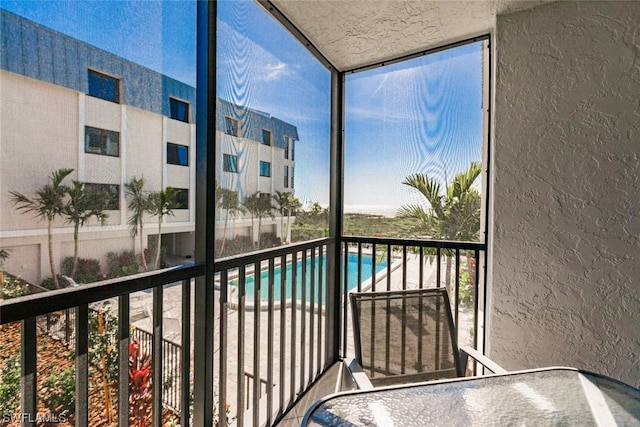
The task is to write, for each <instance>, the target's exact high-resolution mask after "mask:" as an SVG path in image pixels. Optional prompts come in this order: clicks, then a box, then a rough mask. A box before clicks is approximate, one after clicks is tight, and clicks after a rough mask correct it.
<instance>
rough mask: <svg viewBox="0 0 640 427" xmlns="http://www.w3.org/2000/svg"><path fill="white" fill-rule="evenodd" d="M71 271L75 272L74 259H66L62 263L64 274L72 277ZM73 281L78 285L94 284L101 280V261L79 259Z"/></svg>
mask: <svg viewBox="0 0 640 427" xmlns="http://www.w3.org/2000/svg"><path fill="white" fill-rule="evenodd" d="M71 270H73V257H66V258H65V259H64V261H62V274H63V275H64V276H71ZM73 279H74V280H75V281H76V282H77V283H92V282H97V281H98V280H101V279H102V274H101V273H100V261H98V260H97V259H84V258H78V269H77V270H76V274H75V277H73Z"/></svg>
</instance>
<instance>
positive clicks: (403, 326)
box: [350, 288, 462, 386]
mask: <svg viewBox="0 0 640 427" xmlns="http://www.w3.org/2000/svg"><path fill="white" fill-rule="evenodd" d="M350 299H351V310H352V316H353V335H354V340H355V352H356V360H357V361H358V363H360V365H361V366H362V368H363V370H364V372H365V373H366V374H367V376H368V377H369V379H370V380H371V383H372V384H373V385H374V386H380V385H387V384H401V383H408V382H418V381H427V380H433V379H439V378H452V377H457V376H462V372H461V369H460V367H459V366H458V365H459V356H458V346H457V344H456V331H455V327H454V324H453V317H452V316H451V305H450V304H449V297H448V295H447V291H446V289H444V288H435V289H433V288H431V289H415V290H404V291H390V292H354V293H352V294H351V296H350Z"/></svg>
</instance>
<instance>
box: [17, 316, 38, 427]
mask: <svg viewBox="0 0 640 427" xmlns="http://www.w3.org/2000/svg"><path fill="white" fill-rule="evenodd" d="M21 335H22V340H21V342H20V347H21V348H20V355H21V361H20V362H21V363H20V365H21V376H20V377H21V378H22V381H21V389H22V390H21V393H20V411H21V412H22V414H24V415H27V416H28V419H25V417H23V418H22V425H23V426H31V425H33V426H35V425H36V424H35V419H36V414H37V413H38V400H37V396H36V390H37V389H38V381H37V361H38V359H37V357H38V356H37V343H38V337H37V334H36V318H35V317H29V318H27V319H24V320H23V321H22V332H21Z"/></svg>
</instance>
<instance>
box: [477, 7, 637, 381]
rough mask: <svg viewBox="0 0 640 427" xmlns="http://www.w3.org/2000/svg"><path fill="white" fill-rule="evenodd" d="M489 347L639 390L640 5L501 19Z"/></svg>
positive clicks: (511, 359)
mask: <svg viewBox="0 0 640 427" xmlns="http://www.w3.org/2000/svg"><path fill="white" fill-rule="evenodd" d="M496 58H497V59H496V61H497V64H496V65H497V68H496V86H495V98H496V101H495V116H494V117H495V144H494V150H493V153H494V168H493V172H494V180H493V197H494V204H493V207H494V216H493V230H494V233H493V236H492V237H493V238H492V240H491V242H492V243H491V247H492V250H493V253H492V268H493V274H492V278H491V284H490V290H491V307H490V313H491V317H490V325H489V327H490V330H489V346H490V352H489V353H490V356H491V357H492V358H493V359H494V360H496V361H497V362H499V363H501V364H503V365H504V366H505V367H506V368H508V369H519V368H533V367H540V366H548V365H569V366H575V367H578V368H584V369H588V370H593V371H597V372H601V373H604V374H607V375H610V376H613V377H615V378H618V379H620V380H622V381H625V382H627V383H630V384H632V385H635V386H636V387H637V386H640V191H639V190H640V101H639V100H640V2H631V1H629V2H558V3H554V4H550V5H544V6H540V7H538V8H535V9H533V10H530V11H524V12H518V13H513V14H510V15H505V16H499V17H498V19H497V34H496Z"/></svg>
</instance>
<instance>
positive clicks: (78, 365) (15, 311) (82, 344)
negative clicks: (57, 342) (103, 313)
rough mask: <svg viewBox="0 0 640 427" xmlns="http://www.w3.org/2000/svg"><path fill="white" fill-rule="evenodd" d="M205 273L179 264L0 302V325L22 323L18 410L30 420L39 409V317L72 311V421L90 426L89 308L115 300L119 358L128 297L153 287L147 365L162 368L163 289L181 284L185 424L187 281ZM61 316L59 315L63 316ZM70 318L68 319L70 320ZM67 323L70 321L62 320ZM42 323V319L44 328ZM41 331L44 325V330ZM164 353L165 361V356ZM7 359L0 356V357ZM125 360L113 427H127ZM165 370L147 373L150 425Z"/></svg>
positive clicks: (158, 408)
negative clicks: (150, 344)
mask: <svg viewBox="0 0 640 427" xmlns="http://www.w3.org/2000/svg"><path fill="white" fill-rule="evenodd" d="M202 275H204V266H203V265H192V266H181V267H176V268H172V269H167V270H163V271H160V272H150V273H143V274H139V275H135V276H129V277H127V278H123V279H116V280H107V281H103V282H97V283H92V284H86V285H82V286H80V287H74V288H65V289H60V290H55V291H49V292H45V293H40V294H36V295H27V296H24V297H19V298H15V299H11V300H6V301H2V302H0V325H5V324H9V323H13V322H21V341H20V354H21V360H22V363H21V393H20V395H21V396H20V412H21V413H22V414H28V415H29V416H30V417H31V418H30V419H35V414H37V413H38V412H37V408H38V406H37V405H38V381H37V379H38V372H37V362H38V347H37V345H38V322H37V317H38V316H46V315H47V314H49V313H53V312H63V313H66V311H67V310H69V309H75V310H74V311H75V316H74V319H73V322H74V327H73V332H70V331H69V329H70V328H68V327H64V328H63V334H65V335H66V337H67V339H69V340H71V336H70V335H71V334H73V335H74V337H73V347H74V353H75V356H74V358H75V377H76V382H75V402H76V404H75V413H74V417H75V423H76V425H89V392H88V390H89V375H88V374H89V345H88V344H89V304H92V303H96V302H99V301H103V300H106V299H110V298H116V299H117V301H118V303H117V319H118V322H117V323H118V326H117V331H116V337H117V348H116V349H113V351H116V352H117V354H119V355H128V354H129V343H130V341H131V333H130V331H131V329H130V296H131V294H132V293H134V292H137V291H142V290H146V289H152V291H153V294H152V299H153V319H152V320H153V333H152V367H156V366H163V367H164V366H165V362H167V361H168V360H169V363H173V362H172V361H170V359H171V358H172V357H173V355H172V354H171V353H170V352H167V351H165V345H164V341H163V333H162V331H163V326H162V318H163V317H162V313H163V297H162V296H163V289H164V286H165V285H168V284H173V283H176V282H177V283H181V286H182V322H181V324H182V331H181V333H182V336H181V347H182V350H183V351H182V352H181V354H180V359H181V360H180V364H179V366H180V369H179V370H180V374H179V379H178V381H179V383H180V386H179V393H180V399H179V402H180V405H179V406H180V408H178V409H179V410H180V422H181V424H182V425H189V422H190V420H189V404H190V398H189V390H190V384H189V379H190V366H191V360H190V348H191V343H190V336H191V318H190V316H191V307H190V304H191V287H192V285H191V279H193V278H195V277H198V276H202ZM63 316H64V314H63ZM69 320H71V319H69ZM67 323H69V322H67ZM46 324H47V322H46V319H45V325H46ZM45 327H46V326H45ZM166 355H168V357H169V359H167V358H166V357H165V356H166ZM5 356H7V355H4V354H3V355H0V357H5ZM128 362H129V360H128V357H119V358H118V362H117V363H118V384H120V386H119V387H118V399H117V400H118V411H117V413H118V415H117V419H118V425H122V426H126V425H129V416H130V414H129V387H128V386H126V385H127V384H129V366H128ZM163 371H164V370H163V369H152V376H153V380H152V387H153V391H152V402H153V409H152V419H153V425H157V426H159V425H162V424H163V423H162V407H163V405H162V400H163V384H164V372H163ZM123 385H124V386H123Z"/></svg>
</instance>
